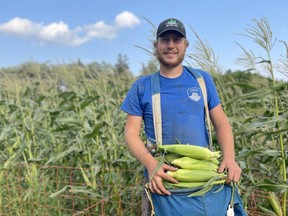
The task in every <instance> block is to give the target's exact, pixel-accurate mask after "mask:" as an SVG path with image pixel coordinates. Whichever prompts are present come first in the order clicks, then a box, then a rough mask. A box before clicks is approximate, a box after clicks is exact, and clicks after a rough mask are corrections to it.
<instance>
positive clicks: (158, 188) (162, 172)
mask: <svg viewBox="0 0 288 216" xmlns="http://www.w3.org/2000/svg"><path fill="white" fill-rule="evenodd" d="M155 161H156V163H155ZM155 161H154V162H153V165H152V164H151V166H150V167H149V168H147V170H148V174H149V178H151V176H152V175H153V173H154V170H155V169H156V167H157V164H158V161H157V160H155ZM176 170H177V168H175V167H173V166H169V165H167V164H162V166H161V167H160V168H159V169H158V171H157V172H156V173H155V174H154V176H153V177H152V179H151V180H150V182H149V189H150V190H151V192H153V193H158V194H161V195H164V194H165V195H171V193H170V192H169V191H168V190H167V189H166V188H165V187H164V185H163V182H162V180H163V179H165V180H167V181H170V182H172V183H178V181H177V180H176V179H174V178H173V177H172V176H170V175H168V174H167V173H166V171H172V172H173V171H176Z"/></svg>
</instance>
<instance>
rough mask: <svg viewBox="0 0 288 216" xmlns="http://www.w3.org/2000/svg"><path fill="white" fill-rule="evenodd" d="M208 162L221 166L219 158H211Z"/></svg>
mask: <svg viewBox="0 0 288 216" xmlns="http://www.w3.org/2000/svg"><path fill="white" fill-rule="evenodd" d="M207 161H208V162H210V163H213V164H215V165H219V164H220V161H219V160H218V159H217V158H211V159H209V160H207Z"/></svg>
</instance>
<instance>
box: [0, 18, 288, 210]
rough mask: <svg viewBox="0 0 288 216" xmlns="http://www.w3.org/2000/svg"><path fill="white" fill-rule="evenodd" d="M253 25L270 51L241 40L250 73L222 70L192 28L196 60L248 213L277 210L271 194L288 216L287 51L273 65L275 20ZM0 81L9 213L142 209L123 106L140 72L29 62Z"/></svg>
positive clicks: (1, 191) (2, 178)
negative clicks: (217, 106)
mask: <svg viewBox="0 0 288 216" xmlns="http://www.w3.org/2000/svg"><path fill="white" fill-rule="evenodd" d="M253 23H254V26H253V25H251V28H249V29H247V31H246V33H245V34H246V36H249V37H250V38H251V39H252V41H253V42H254V43H257V44H258V45H259V46H260V47H261V48H263V50H264V54H259V55H255V54H254V53H253V52H250V51H247V50H245V48H244V47H243V46H242V45H240V44H239V46H240V48H241V49H242V50H243V51H244V55H243V56H242V58H241V59H240V60H241V63H245V66H246V67H247V70H248V69H249V72H247V71H246V72H245V71H242V72H240V71H238V72H235V73H225V74H224V73H222V69H221V67H219V65H218V63H217V62H216V61H215V58H214V57H215V56H214V53H213V50H212V49H211V48H210V47H209V46H208V45H207V44H206V43H205V42H204V41H202V40H201V38H200V37H199V36H198V35H197V34H196V32H195V31H194V30H193V29H192V30H193V32H194V33H195V35H196V38H197V39H198V40H197V41H196V44H195V46H194V50H192V53H191V54H189V55H188V57H190V59H191V62H190V64H191V65H192V66H195V67H201V68H203V69H204V70H207V71H209V72H211V74H212V76H213V78H214V81H215V83H216V86H217V88H218V90H219V95H220V97H221V99H222V104H223V108H224V110H225V112H226V114H227V116H228V117H229V120H230V122H231V125H232V127H233V131H234V136H235V148H236V157H237V161H238V162H239V164H240V166H241V168H242V170H243V175H242V179H241V182H240V186H239V187H240V190H241V191H242V193H241V194H242V198H243V201H244V205H245V208H246V209H247V212H250V214H251V215H277V213H275V212H276V208H275V207H274V206H273V205H272V202H271V199H269V196H268V192H272V193H274V194H276V197H277V200H278V201H279V206H280V207H281V209H282V213H283V215H285V214H286V208H287V207H286V205H287V199H286V192H287V188H288V185H287V166H286V164H287V162H288V159H287V151H288V147H287V140H288V133H287V131H288V120H287V119H288V113H287V110H288V102H287V101H288V84H287V82H285V81H283V80H277V79H276V78H275V74H276V73H282V74H284V75H287V76H288V64H287V63H288V56H287V55H283V56H280V57H279V58H278V59H279V61H277V62H273V60H272V58H271V55H272V54H271V50H272V49H273V46H274V44H275V40H274V39H273V38H272V32H271V29H270V26H269V23H268V21H267V20H265V19H262V20H254V21H253ZM280 43H281V44H284V45H286V43H285V42H283V41H280ZM284 47H286V52H287V53H288V49H287V45H286V46H284ZM259 66H260V68H259ZM146 69H147V68H146ZM143 71H144V69H143ZM260 71H261V72H263V71H265V72H266V73H268V74H269V76H268V77H263V76H261V75H260V74H259V72H260ZM252 72H253V73H252ZM0 78H1V79H0V215H139V214H140V213H139V208H140V206H139V201H140V197H141V185H142V172H143V167H142V166H141V165H140V164H139V163H138V162H137V161H136V160H135V159H134V158H133V157H132V156H131V155H130V153H129V151H128V149H127V147H126V145H125V143H124V139H123V130H124V124H125V114H124V113H122V112H121V111H120V108H119V107H120V105H121V103H122V101H123V99H124V97H125V95H126V93H127V91H128V89H129V87H130V86H131V84H132V83H133V81H134V80H135V79H136V77H135V76H133V75H132V74H131V73H129V72H127V71H126V72H125V71H124V72H123V71H121V73H120V72H119V71H118V72H117V70H116V69H115V68H114V67H113V66H111V65H105V64H96V63H95V64H88V65H84V64H82V63H81V62H77V63H73V64H63V65H61V64H60V65H49V64H38V63H34V62H28V63H25V64H23V65H20V66H18V67H13V68H3V69H1V70H0ZM143 139H144V137H143ZM214 140H215V138H214ZM215 142H216V140H215ZM255 191H259V193H257V194H255ZM259 194H266V195H265V196H263V197H260V195H259ZM252 195H253V196H252ZM257 195H258V198H257V199H255V196H257ZM255 200H257V203H255ZM252 201H253V202H252ZM253 212H254V213H253ZM255 212H258V213H257V214H256V213H255ZM261 213H262V214H261Z"/></svg>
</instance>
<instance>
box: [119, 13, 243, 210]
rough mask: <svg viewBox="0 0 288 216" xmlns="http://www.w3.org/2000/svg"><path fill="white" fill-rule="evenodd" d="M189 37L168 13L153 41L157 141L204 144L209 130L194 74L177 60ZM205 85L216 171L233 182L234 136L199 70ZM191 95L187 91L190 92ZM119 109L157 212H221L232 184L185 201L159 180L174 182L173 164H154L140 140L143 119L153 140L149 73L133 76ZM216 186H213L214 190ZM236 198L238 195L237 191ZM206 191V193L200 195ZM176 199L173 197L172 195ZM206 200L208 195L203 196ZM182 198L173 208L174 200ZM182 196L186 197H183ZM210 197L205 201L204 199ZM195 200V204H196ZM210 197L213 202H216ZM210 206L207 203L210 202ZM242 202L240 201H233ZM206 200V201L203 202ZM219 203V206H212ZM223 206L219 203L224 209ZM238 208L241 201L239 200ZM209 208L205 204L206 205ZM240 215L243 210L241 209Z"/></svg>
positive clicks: (236, 173) (238, 172) (236, 178)
mask: <svg viewBox="0 0 288 216" xmlns="http://www.w3.org/2000/svg"><path fill="white" fill-rule="evenodd" d="M188 45H189V43H188V40H187V39H186V31H185V27H184V25H183V24H182V22H180V21H179V20H177V19H174V18H169V19H167V20H164V21H163V22H161V23H160V25H159V27H158V29H157V34H156V41H155V42H154V48H155V55H156V57H157V59H158V60H159V63H160V69H159V72H160V76H159V79H160V93H161V115H162V143H163V144H175V143H179V142H180V143H183V144H186V143H190V144H195V145H199V146H203V147H207V145H208V143H209V141H208V134H207V129H206V124H205V109H204V101H203V97H201V98H200V99H199V98H198V97H193V96H191V95H190V94H191V92H192V93H193V92H194V93H196V94H198V95H199V96H201V95H202V94H201V92H200V88H199V84H198V82H197V80H196V79H195V78H194V77H193V76H192V75H191V74H190V73H189V72H188V71H187V70H186V68H184V67H183V66H182V61H183V59H184V56H185V52H186V48H187V47H188ZM200 72H201V75H202V76H203V78H204V80H205V84H206V88H207V97H208V107H209V114H210V118H211V122H212V124H213V126H214V128H215V131H216V135H217V140H218V144H219V146H220V148H221V151H222V155H223V160H222V161H221V164H220V166H219V170H218V172H220V173H221V172H223V171H224V170H228V179H227V184H228V183H230V182H238V181H239V179H240V175H241V169H240V167H239V166H238V164H237V163H236V162H235V156H234V141H233V134H232V131H231V127H230V124H229V122H228V119H227V117H226V115H225V114H224V112H223V110H222V107H221V105H220V99H219V97H218V94H217V90H216V88H215V85H214V83H213V80H212V78H211V76H210V75H209V74H208V73H206V72H204V71H200ZM189 96H190V97H189ZM121 109H122V110H123V111H124V112H126V113H127V121H126V126H125V142H126V143H127V146H128V148H129V150H130V151H131V153H132V154H133V155H134V156H135V157H136V159H137V160H139V161H140V162H141V163H142V164H143V166H144V167H145V168H146V171H147V174H148V176H149V177H150V178H151V176H153V178H152V179H150V181H149V190H150V192H151V195H152V201H153V205H154V207H155V212H156V215H157V216H160V215H163V216H169V215H175V216H178V215H187V213H189V214H188V215H197V216H200V215H213V216H218V215H219V216H220V215H226V211H227V208H228V205H229V201H230V198H231V187H230V186H229V187H228V186H227V187H226V186H225V187H224V188H223V189H222V190H221V191H219V192H217V193H213V191H212V192H211V193H209V194H208V195H207V197H206V198H205V197H204V198H203V197H195V198H190V197H187V194H186V195H184V196H183V198H184V201H183V200H182V201H177V199H179V196H175V194H173V193H171V191H169V190H167V189H166V188H165V187H164V185H163V180H167V181H170V182H172V183H177V182H178V181H177V180H176V179H174V178H173V177H171V176H170V175H168V174H167V173H166V172H167V171H176V170H177V169H176V168H175V167H172V166H169V165H167V164H163V165H162V166H161V168H160V169H158V171H157V172H156V173H155V174H154V175H153V173H154V171H155V170H156V169H157V164H158V161H157V160H156V159H155V158H154V157H153V156H152V154H151V153H150V151H149V150H148V149H147V148H146V147H145V145H144V143H143V142H142V140H141V137H140V136H139V135H140V130H141V126H142V121H144V126H145V135H146V137H147V139H148V140H149V142H151V143H155V140H156V138H155V133H154V130H155V129H154V125H153V112H152V99H151V75H148V76H144V77H141V78H140V79H138V80H137V81H136V82H135V83H134V84H133V85H132V87H131V89H130V90H129V92H128V94H127V97H126V98H125V100H124V102H123V104H122V106H121ZM215 191H216V189H215V190H214V192H215ZM236 195H237V198H239V195H238V194H236ZM205 196H206V195H205ZM221 199H222V200H221ZM175 200H176V201H175ZM207 200H208V201H207ZM174 201H175V202H177V203H179V202H180V203H181V204H183V205H181V207H180V208H177V206H176V204H175V205H174V203H173V202H174ZM186 202H187V203H186ZM209 202H210V203H209ZM197 203H198V204H197ZM215 203H216V204H217V206H215ZM213 204H214V206H211V205H213ZM238 204H239V205H242V204H241V202H239V203H238ZM207 205H209V206H207ZM219 208H221V210H217V209H219ZM223 208H224V209H223ZM241 208H242V206H241ZM207 209H208V210H207ZM239 215H245V213H244V211H243V214H240V213H239Z"/></svg>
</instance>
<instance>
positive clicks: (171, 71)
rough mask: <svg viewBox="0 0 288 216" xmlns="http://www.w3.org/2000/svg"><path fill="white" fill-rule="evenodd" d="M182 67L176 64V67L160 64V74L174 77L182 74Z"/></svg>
mask: <svg viewBox="0 0 288 216" xmlns="http://www.w3.org/2000/svg"><path fill="white" fill-rule="evenodd" d="M182 71H183V67H182V65H181V64H180V65H178V66H176V67H165V66H162V65H161V66H160V74H161V75H162V76H164V77H167V78H176V77H179V76H180V75H181V74H182Z"/></svg>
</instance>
